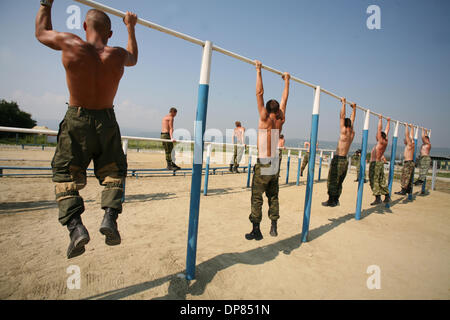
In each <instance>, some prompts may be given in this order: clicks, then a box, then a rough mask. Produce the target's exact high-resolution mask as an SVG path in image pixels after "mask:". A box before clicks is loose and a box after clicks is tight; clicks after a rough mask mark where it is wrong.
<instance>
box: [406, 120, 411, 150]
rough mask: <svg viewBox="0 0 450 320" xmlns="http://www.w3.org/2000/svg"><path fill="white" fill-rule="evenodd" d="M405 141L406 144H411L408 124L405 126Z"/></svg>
mask: <svg viewBox="0 0 450 320" xmlns="http://www.w3.org/2000/svg"><path fill="white" fill-rule="evenodd" d="M405 140H406V144H407V145H408V144H411V135H410V134H409V126H408V124H406V125H405Z"/></svg>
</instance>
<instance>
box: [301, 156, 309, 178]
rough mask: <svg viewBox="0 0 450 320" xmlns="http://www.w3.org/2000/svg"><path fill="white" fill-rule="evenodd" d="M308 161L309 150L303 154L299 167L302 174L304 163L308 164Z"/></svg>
mask: <svg viewBox="0 0 450 320" xmlns="http://www.w3.org/2000/svg"><path fill="white" fill-rule="evenodd" d="M308 162H309V152H306V153H304V154H303V159H302V166H301V168H300V171H301V173H302V175H303V171H304V170H305V168H306V165H307V164H308Z"/></svg>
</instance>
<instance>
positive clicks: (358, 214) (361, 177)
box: [355, 110, 370, 220]
mask: <svg viewBox="0 0 450 320" xmlns="http://www.w3.org/2000/svg"><path fill="white" fill-rule="evenodd" d="M369 117H370V110H367V111H366V117H365V121H364V129H363V138H362V146H361V162H360V164H359V177H358V196H357V199H356V212H355V219H356V220H359V219H361V208H362V199H363V191H364V178H365V177H366V155H367V141H368V139H369Z"/></svg>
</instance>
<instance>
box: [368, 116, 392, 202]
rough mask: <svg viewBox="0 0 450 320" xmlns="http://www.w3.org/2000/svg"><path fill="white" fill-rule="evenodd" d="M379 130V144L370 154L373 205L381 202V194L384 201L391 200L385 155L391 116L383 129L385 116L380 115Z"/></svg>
mask: <svg viewBox="0 0 450 320" xmlns="http://www.w3.org/2000/svg"><path fill="white" fill-rule="evenodd" d="M379 118H380V120H379V121H378V130H377V136H376V138H377V144H376V145H375V147H373V149H372V152H371V155H370V167H369V181H370V187H371V188H372V191H373V195H374V196H375V201H374V202H372V203H371V205H377V204H380V203H381V202H382V201H381V196H382V195H384V196H385V198H384V202H385V203H389V202H390V201H391V199H390V197H389V189H388V187H387V185H386V177H385V175H384V161H383V156H384V152H385V151H386V148H387V145H388V134H389V127H390V123H391V118H387V125H386V129H385V131H382V130H383V117H382V116H381V115H380V116H379Z"/></svg>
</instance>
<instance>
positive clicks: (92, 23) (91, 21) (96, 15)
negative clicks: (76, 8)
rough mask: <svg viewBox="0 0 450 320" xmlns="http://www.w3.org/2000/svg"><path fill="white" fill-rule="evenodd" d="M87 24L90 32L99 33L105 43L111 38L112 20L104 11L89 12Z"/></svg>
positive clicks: (93, 10) (94, 10) (92, 10)
mask: <svg viewBox="0 0 450 320" xmlns="http://www.w3.org/2000/svg"><path fill="white" fill-rule="evenodd" d="M85 22H86V27H87V29H88V30H93V31H95V32H97V33H98V34H99V35H100V36H101V37H102V38H103V39H104V40H105V41H106V40H107V39H108V38H109V37H110V36H111V19H109V17H108V16H107V15H106V13H104V12H103V11H100V10H97V9H91V10H89V11H88V12H87V14H86V21H85ZM86 31H87V30H86Z"/></svg>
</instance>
